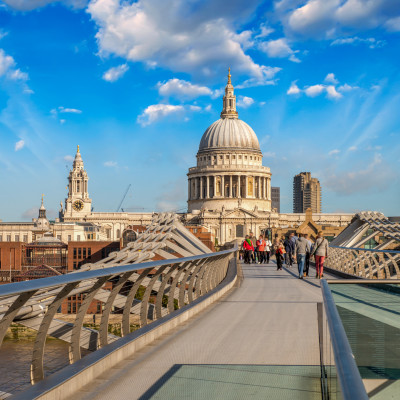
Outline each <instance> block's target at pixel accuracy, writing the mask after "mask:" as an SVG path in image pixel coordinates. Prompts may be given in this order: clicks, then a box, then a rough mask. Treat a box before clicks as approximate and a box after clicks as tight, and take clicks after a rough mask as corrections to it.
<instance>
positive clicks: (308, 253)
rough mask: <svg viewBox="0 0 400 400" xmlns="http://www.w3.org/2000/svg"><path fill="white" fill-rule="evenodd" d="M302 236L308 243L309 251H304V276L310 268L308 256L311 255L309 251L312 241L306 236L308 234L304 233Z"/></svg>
mask: <svg viewBox="0 0 400 400" xmlns="http://www.w3.org/2000/svg"><path fill="white" fill-rule="evenodd" d="M304 238H305V239H306V240H307V242H308V244H309V245H310V251H308V252H307V253H306V263H305V265H304V276H308V272H309V270H310V257H311V252H312V247H313V244H312V241H311V240H310V239H309V238H308V234H307V233H305V234H304Z"/></svg>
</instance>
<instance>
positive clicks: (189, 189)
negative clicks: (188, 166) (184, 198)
mask: <svg viewBox="0 0 400 400" xmlns="http://www.w3.org/2000/svg"><path fill="white" fill-rule="evenodd" d="M190 181H191V179H190V178H189V179H188V200H191V198H190Z"/></svg>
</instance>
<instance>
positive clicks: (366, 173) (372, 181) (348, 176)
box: [323, 154, 398, 196]
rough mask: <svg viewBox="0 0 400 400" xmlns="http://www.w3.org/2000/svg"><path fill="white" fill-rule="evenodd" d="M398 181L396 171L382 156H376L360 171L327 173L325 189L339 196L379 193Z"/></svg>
mask: <svg viewBox="0 0 400 400" xmlns="http://www.w3.org/2000/svg"><path fill="white" fill-rule="evenodd" d="M397 181H398V176H396V173H395V171H394V170H393V168H391V167H390V166H389V165H387V164H386V163H385V162H384V160H383V158H382V155H381V154H375V155H374V158H373V159H372V161H371V162H370V163H369V164H368V165H367V166H366V167H365V168H362V169H359V170H351V171H348V170H347V171H341V172H333V173H332V171H327V172H326V175H325V179H324V182H323V185H324V187H327V188H328V189H330V190H331V191H333V192H335V193H337V194H339V195H345V196H346V195H351V194H353V193H357V194H360V193H367V192H375V193H376V192H377V191H381V190H384V189H386V188H388V187H389V186H390V185H393V184H395V182H397Z"/></svg>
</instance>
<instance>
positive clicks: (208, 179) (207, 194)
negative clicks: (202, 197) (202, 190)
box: [206, 175, 210, 199]
mask: <svg viewBox="0 0 400 400" xmlns="http://www.w3.org/2000/svg"><path fill="white" fill-rule="evenodd" d="M206 181H207V189H206V199H209V198H210V177H209V176H208V175H207V177H206Z"/></svg>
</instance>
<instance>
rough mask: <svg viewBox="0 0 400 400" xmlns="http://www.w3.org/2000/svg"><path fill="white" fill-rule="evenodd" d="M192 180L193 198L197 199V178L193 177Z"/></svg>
mask: <svg viewBox="0 0 400 400" xmlns="http://www.w3.org/2000/svg"><path fill="white" fill-rule="evenodd" d="M193 179H194V180H193V182H194V199H195V200H197V197H198V193H197V178H193Z"/></svg>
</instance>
